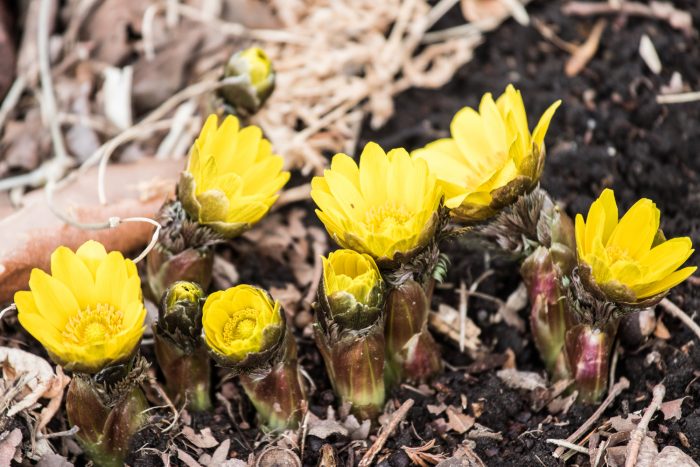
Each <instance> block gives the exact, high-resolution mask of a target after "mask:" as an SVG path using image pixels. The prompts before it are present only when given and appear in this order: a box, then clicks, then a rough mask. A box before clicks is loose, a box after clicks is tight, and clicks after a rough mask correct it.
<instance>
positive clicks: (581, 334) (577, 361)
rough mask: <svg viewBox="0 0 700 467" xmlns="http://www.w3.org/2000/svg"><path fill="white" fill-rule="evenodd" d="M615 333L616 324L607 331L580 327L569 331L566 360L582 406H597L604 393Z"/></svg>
mask: <svg viewBox="0 0 700 467" xmlns="http://www.w3.org/2000/svg"><path fill="white" fill-rule="evenodd" d="M616 330H617V321H613V322H610V323H609V324H607V325H606V326H605V327H604V328H599V327H595V326H593V325H590V324H577V325H576V326H573V327H572V328H571V329H569V330H568V331H567V333H566V346H565V350H566V358H567V361H568V364H569V369H570V371H571V374H572V377H573V379H574V389H576V390H578V392H579V395H578V400H579V401H580V402H583V403H597V402H599V401H600V398H601V397H602V395H603V394H604V393H605V390H606V388H607V387H608V373H609V368H610V352H611V351H612V344H613V341H614V337H615V332H616Z"/></svg>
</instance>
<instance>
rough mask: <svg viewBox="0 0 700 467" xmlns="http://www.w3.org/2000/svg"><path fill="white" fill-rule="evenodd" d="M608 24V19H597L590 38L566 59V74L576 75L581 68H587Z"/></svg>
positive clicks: (569, 75)
mask: <svg viewBox="0 0 700 467" xmlns="http://www.w3.org/2000/svg"><path fill="white" fill-rule="evenodd" d="M606 25H607V21H605V20H604V19H599V20H598V21H596V23H595V24H594V25H593V29H591V34H590V35H589V36H588V39H586V41H585V42H584V43H583V44H581V46H579V47H577V48H576V50H575V51H574V53H573V54H571V57H569V59H568V60H567V61H566V65H564V73H566V76H568V77H572V76H576V75H578V74H579V73H580V72H581V70H583V69H584V68H586V65H588V62H590V61H591V59H592V58H593V57H594V56H595V54H596V52H597V51H598V45H600V38H601V37H602V36H603V31H605V26H606Z"/></svg>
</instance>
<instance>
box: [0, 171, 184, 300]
mask: <svg viewBox="0 0 700 467" xmlns="http://www.w3.org/2000/svg"><path fill="white" fill-rule="evenodd" d="M182 165H183V163H182V161H167V160H165V161H156V160H153V159H150V158H146V159H143V160H140V161H139V162H137V163H133V164H123V165H112V166H110V168H109V171H108V172H107V187H106V188H107V196H108V199H110V200H112V202H111V203H110V204H109V205H108V206H101V205H100V204H99V203H98V201H97V196H96V188H95V180H96V172H97V171H96V170H89V171H87V172H86V173H84V174H83V175H81V176H80V177H79V178H78V180H76V181H75V182H73V183H70V184H68V185H67V186H66V187H65V188H63V189H60V190H58V191H57V192H56V193H55V195H54V203H55V205H56V206H57V208H58V209H61V210H62V211H63V212H66V213H68V215H70V216H72V217H73V218H74V219H75V220H77V221H79V222H88V223H92V222H105V221H107V219H109V218H110V217H112V216H118V217H120V218H126V217H153V216H154V215H155V214H156V212H158V209H159V208H160V206H161V204H163V201H164V200H165V198H166V197H167V196H170V195H171V194H172V193H173V191H174V186H175V180H176V179H177V175H178V173H179V172H180V171H181V170H182ZM0 217H4V218H3V219H2V220H1V221H0V238H2V243H0V302H6V301H9V300H11V299H12V295H13V294H14V293H15V292H16V291H17V290H21V289H24V288H26V287H27V281H28V280H29V273H30V272H31V270H32V268H42V269H48V267H49V259H50V256H51V252H52V251H53V250H55V249H56V248H57V247H59V246H61V245H65V246H67V247H69V248H72V249H75V248H77V247H79V246H80V245H81V244H82V243H84V242H85V241H87V240H89V239H94V240H98V241H100V242H101V243H103V244H104V245H105V248H106V249H107V250H119V251H122V252H124V253H126V254H130V253H132V252H134V251H135V250H137V249H139V248H141V247H143V246H144V245H146V244H147V243H148V241H149V240H150V238H151V235H152V234H153V226H152V225H150V224H146V223H142V222H129V223H125V224H121V225H119V226H118V227H116V228H114V229H106V230H92V231H91V230H82V229H79V228H77V227H72V226H68V225H66V224H65V223H63V221H61V220H60V219H58V218H57V217H56V216H55V215H54V214H53V213H52V212H51V210H50V209H49V206H48V205H47V203H46V197H45V194H44V192H43V191H40V190H39V191H35V192H33V193H30V194H29V195H27V196H25V198H24V207H23V208H21V209H20V210H18V211H16V212H12V211H11V208H7V207H6V208H2V207H0Z"/></svg>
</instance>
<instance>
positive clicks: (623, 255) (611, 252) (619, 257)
mask: <svg viewBox="0 0 700 467" xmlns="http://www.w3.org/2000/svg"><path fill="white" fill-rule="evenodd" d="M605 252H606V253H607V254H608V258H609V259H610V263H611V264H614V263H616V262H618V261H630V260H631V259H632V258H631V257H630V255H629V253H628V252H627V250H625V249H624V248H620V247H619V246H617V245H609V246H607V247H605Z"/></svg>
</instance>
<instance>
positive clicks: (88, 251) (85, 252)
mask: <svg viewBox="0 0 700 467" xmlns="http://www.w3.org/2000/svg"><path fill="white" fill-rule="evenodd" d="M75 254H76V255H77V256H78V258H80V259H81V260H82V261H83V263H85V266H87V268H88V269H89V270H90V273H91V274H92V277H93V278H95V277H96V276H97V267H98V266H99V265H100V263H101V262H102V260H103V259H105V258H106V257H107V250H105V247H104V245H102V244H101V243H100V242H96V241H94V240H88V241H87V242H85V243H83V244H82V245H81V246H80V248H78V249H77V250H76V252H75Z"/></svg>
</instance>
